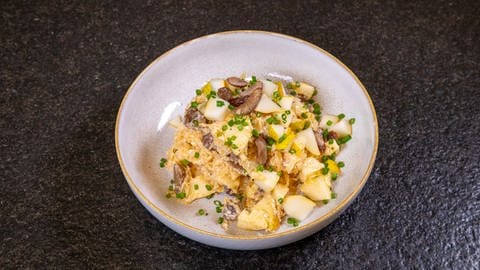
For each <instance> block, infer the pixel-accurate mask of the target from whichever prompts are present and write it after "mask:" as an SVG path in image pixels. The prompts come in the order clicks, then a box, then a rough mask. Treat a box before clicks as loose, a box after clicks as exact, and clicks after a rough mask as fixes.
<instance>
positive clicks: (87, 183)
mask: <svg viewBox="0 0 480 270" xmlns="http://www.w3.org/2000/svg"><path fill="white" fill-rule="evenodd" d="M42 2H43V3H42ZM94 2H97V1H68V2H67V3H54V2H53V1H39V2H37V3H34V2H33V1H2V2H1V4H0V25H1V27H0V89H1V95H0V128H1V135H0V153H1V161H0V268H2V269H8V268H32V269H38V268H45V267H47V266H50V267H54V268H69V269H72V268H110V269H111V268H120V269H121V268H136V269H150V268H158V269H170V268H171V269H217V268H224V269H242V268H249V269H262V268H271V269H322V268H326V269H332V268H339V269H360V268H371V269H388V268H392V269H402V268H403V269H405V268H418V269H440V268H443V269H479V268H480V265H479V261H480V239H479V238H480V139H479V134H480V116H479V114H480V45H479V44H480V19H479V14H480V4H479V3H480V2H478V1H464V2H456V1H434V2H431V1H421V2H424V3H421V2H420V1H412V2H418V3H406V2H408V1H397V2H390V3H388V4H386V3H382V2H383V1H350V2H343V1H342V2H343V3H342V4H341V3H335V2H337V1H319V2H312V3H307V1H299V2H296V1H283V4H281V3H277V4H272V3H266V2H265V3H263V4H262V3H258V4H252V3H244V4H234V3H228V2H227V1H219V2H217V3H214V2H213V1H203V2H205V3H199V2H200V1H198V3H197V2H180V1H144V2H140V1H132V2H131V3H128V2H126V1H122V2H119V1H112V3H94ZM327 2H331V3H327ZM233 29H261V30H269V31H275V32H281V33H285V34H290V35H293V36H297V37H299V38H303V39H305V40H308V41H310V42H313V43H315V44H317V45H318V46H320V47H322V48H324V49H326V50H327V51H329V52H331V53H332V54H334V55H336V56H337V57H338V58H339V59H341V60H342V61H343V62H344V63H345V64H347V65H348V66H349V67H350V68H351V69H352V70H353V71H354V72H355V73H356V74H357V75H358V76H359V78H360V79H361V80H362V81H363V83H364V84H365V86H366V88H367V89H368V90H369V92H370V94H371V96H372V99H373V101H374V103H375V105H376V109H377V113H378V120H379V126H380V146H379V151H378V156H377V161H376V164H375V168H374V169H373V172H372V175H371V177H370V179H369V181H368V182H367V184H366V186H365V188H364V190H363V192H362V193H361V194H360V196H359V197H358V198H357V199H356V200H355V201H354V203H353V204H352V206H351V207H350V208H348V209H347V210H346V212H345V213H344V214H342V215H341V216H340V217H339V218H338V219H337V220H336V221H334V222H333V223H332V224H331V225H329V226H328V227H326V228H325V229H324V230H322V231H320V232H318V233H316V234H314V235H313V236H311V237H309V238H306V239H304V240H301V241H299V242H297V243H294V244H290V245H287V246H285V247H281V248H276V249H270V250H263V251H229V250H222V249H217V248H213V247H208V246H205V245H202V244H199V243H196V242H193V241H190V240H188V239H186V238H184V237H182V236H180V235H178V234H177V233H175V232H173V231H171V230H170V229H168V228H166V227H165V226H164V225H163V224H161V223H159V222H158V221H157V220H156V219H154V218H153V217H152V216H151V215H150V214H149V213H148V212H147V211H146V210H145V209H144V208H143V207H142V206H141V205H140V203H139V202H138V201H137V200H136V198H135V197H134V195H133V193H132V192H131V191H130V190H129V188H128V186H127V183H126V181H125V180H124V178H123V176H122V173H121V170H120V166H119V165H118V163H117V158H116V154H115V147H114V127H115V117H116V113H117V110H118V108H119V105H120V102H121V99H122V97H123V95H124V94H125V92H126V90H127V88H128V86H129V85H130V83H131V82H132V81H133V80H134V79H135V77H136V76H137V75H138V74H139V73H140V72H141V70H142V69H143V68H144V67H145V66H146V65H147V64H148V63H150V62H151V61H152V60H153V59H155V58H156V57H157V56H159V55H160V54H162V53H163V52H165V51H166V50H168V49H170V48H172V47H174V46H176V45H178V44H179V43H181V42H183V41H187V40H189V39H192V38H195V37H198V36H201V35H204V34H209V33H214V32H219V31H224V30H233Z"/></svg>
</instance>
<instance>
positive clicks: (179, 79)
mask: <svg viewBox="0 0 480 270" xmlns="http://www.w3.org/2000/svg"><path fill="white" fill-rule="evenodd" d="M242 73H246V74H249V75H256V76H257V77H265V76H267V75H272V74H276V75H288V76H291V77H293V78H295V79H297V80H301V81H306V82H309V83H311V84H312V85H314V86H316V87H317V89H318V95H317V99H318V101H319V103H320V105H321V106H322V111H323V113H329V114H339V113H345V114H346V115H347V116H348V117H355V118H356V123H355V124H354V125H353V139H352V140H351V141H350V142H349V143H348V144H347V146H346V147H345V149H343V150H342V152H341V153H340V155H339V156H338V158H337V159H338V160H343V161H344V162H345V164H346V166H345V168H344V169H343V170H342V172H343V174H342V176H341V177H339V179H338V180H337V181H336V182H335V186H334V191H335V192H336V193H337V198H336V199H334V200H331V202H330V203H328V204H327V205H324V206H320V207H316V208H315V210H314V211H313V212H312V214H311V215H310V216H309V217H308V218H307V219H306V220H303V221H302V222H301V223H300V225H299V226H298V227H292V226H291V225H288V224H285V223H286V222H284V224H282V226H281V227H280V228H279V229H278V230H277V231H276V232H273V233H263V232H254V231H239V232H238V233H236V234H227V233H226V232H224V231H223V229H222V228H221V226H219V225H218V224H217V223H216V221H217V217H218V216H217V214H216V213H215V211H214V205H213V203H212V201H211V200H207V199H202V200H197V201H196V202H194V203H192V205H188V206H187V205H183V204H180V203H178V202H176V199H168V198H166V196H165V194H166V191H167V188H168V186H169V184H170V179H171V178H172V175H171V174H170V173H169V172H168V171H167V170H165V169H161V168H160V167H159V161H160V159H161V158H162V157H165V153H166V151H167V149H168V148H169V147H170V145H171V143H172V141H173V135H174V129H173V128H171V127H169V125H168V124H167V122H168V120H169V119H171V118H173V117H175V116H177V115H183V111H184V108H185V105H186V104H188V103H189V102H190V100H191V98H192V97H193V96H194V95H195V89H197V88H199V87H201V86H202V85H203V84H204V83H205V82H206V81H208V80H209V79H211V78H222V77H228V76H231V75H237V76H238V75H240V74H242ZM115 144H116V151H117V155H118V160H119V162H120V166H121V168H122V171H123V174H124V175H125V178H126V180H127V182H128V185H129V186H130V188H131V189H132V191H133V193H134V194H135V195H136V196H137V198H138V200H139V201H140V202H141V203H142V204H143V205H144V206H145V208H146V209H147V210H148V211H149V212H150V213H151V214H152V215H154V216H155V217H156V218H157V219H158V220H159V221H160V222H162V223H163V224H165V225H166V226H168V227H170V228H171V229H173V230H174V231H176V232H178V233H180V234H182V235H184V236H186V237H188V238H190V239H193V240H195V241H198V242H201V243H204V244H207V245H212V246H217V247H222V248H228V249H244V250H245V249H264V248H271V247H277V246H281V245H285V244H288V243H291V242H294V241H296V240H299V239H302V238H304V237H307V236H309V235H311V234H313V233H315V232H317V231H319V230H320V229H322V228H323V227H325V226H326V225H328V224H329V223H330V222H332V221H333V220H334V219H335V218H337V217H338V216H339V215H340V213H341V212H342V211H343V210H345V208H346V207H347V206H348V205H350V203H352V201H353V200H354V199H355V197H356V196H357V195H358V194H359V192H360V191H361V189H362V187H363V186H364V185H365V182H366V181H367V179H368V176H369V174H370V171H371V170H372V167H373V164H374V161H375V155H376V152H377V146H378V125H377V119H376V115H375V109H374V107H373V103H372V101H371V99H370V97H369V95H368V93H367V91H366V89H365V87H364V86H363V85H362V83H361V82H360V81H359V80H358V78H357V77H356V76H355V75H354V74H353V72H352V71H351V70H350V69H348V68H347V67H346V66H345V65H344V64H343V63H342V62H340V61H339V60H338V59H336V58H335V57H334V56H332V55H331V54H330V53H328V52H326V51H325V50H323V49H321V48H319V47H317V46H315V45H313V44H311V43H308V42H306V41H303V40H300V39H298V38H294V37H291V36H286V35H282V34H277V33H271V32H262V31H231V32H223V33H217V34H212V35H208V36H204V37H200V38H197V39H194V40H191V41H188V42H185V43H183V44H181V45H179V46H177V47H175V48H174V49H172V50H170V51H168V52H166V53H164V54H163V55H161V56H160V57H158V58H157V59H156V60H155V61H153V62H152V63H151V64H150V65H149V66H147V67H146V68H145V70H144V71H143V72H142V73H141V74H140V75H139V76H138V77H137V78H136V80H135V81H134V82H133V83H132V85H131V86H130V88H129V89H128V91H127V93H126V95H125V97H124V99H123V101H122V103H121V105H120V109H119V112H118V116H117V122H116V128H115ZM199 208H204V209H207V211H208V212H209V213H210V215H208V216H199V215H197V211H198V209H199Z"/></svg>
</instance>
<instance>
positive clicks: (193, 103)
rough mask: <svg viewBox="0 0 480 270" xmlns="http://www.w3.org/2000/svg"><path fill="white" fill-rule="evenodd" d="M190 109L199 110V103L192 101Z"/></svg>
mask: <svg viewBox="0 0 480 270" xmlns="http://www.w3.org/2000/svg"><path fill="white" fill-rule="evenodd" d="M190 107H192V108H197V107H198V102H196V101H192V103H190Z"/></svg>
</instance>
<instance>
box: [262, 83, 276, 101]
mask: <svg viewBox="0 0 480 270" xmlns="http://www.w3.org/2000/svg"><path fill="white" fill-rule="evenodd" d="M260 81H261V82H262V83H263V93H264V94H266V95H267V96H269V97H272V95H273V92H275V91H277V88H278V87H277V85H276V84H275V83H273V82H271V81H267V80H260Z"/></svg>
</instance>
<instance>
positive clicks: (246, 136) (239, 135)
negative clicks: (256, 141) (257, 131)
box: [218, 118, 252, 154]
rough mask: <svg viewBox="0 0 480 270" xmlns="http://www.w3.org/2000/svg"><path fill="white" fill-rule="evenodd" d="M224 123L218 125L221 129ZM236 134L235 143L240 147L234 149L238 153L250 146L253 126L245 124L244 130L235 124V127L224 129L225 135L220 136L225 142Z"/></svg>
mask: <svg viewBox="0 0 480 270" xmlns="http://www.w3.org/2000/svg"><path fill="white" fill-rule="evenodd" d="M227 120H228V118H227V119H226V120H225V122H224V123H226V122H228V121H227ZM221 126H223V124H222V123H220V124H219V125H218V130H220V128H221ZM232 136H235V137H236V139H235V145H236V146H237V147H238V148H237V149H232V151H233V152H234V153H235V154H238V153H240V152H242V151H243V149H246V148H247V147H248V141H249V140H250V138H251V137H252V126H251V125H248V126H244V127H243V129H242V130H238V129H237V128H236V127H235V126H234V127H233V128H229V129H227V130H226V131H224V136H222V137H220V139H221V140H223V141H224V142H225V141H226V140H227V139H228V138H229V137H232Z"/></svg>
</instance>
